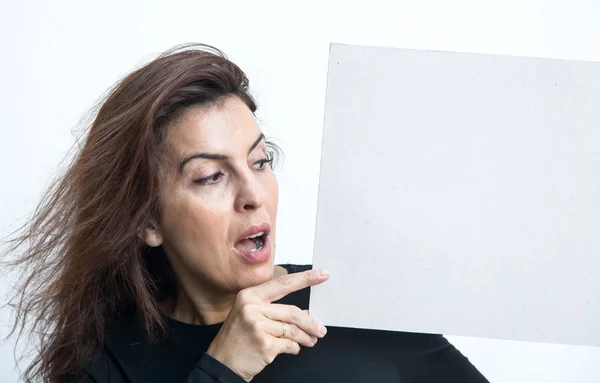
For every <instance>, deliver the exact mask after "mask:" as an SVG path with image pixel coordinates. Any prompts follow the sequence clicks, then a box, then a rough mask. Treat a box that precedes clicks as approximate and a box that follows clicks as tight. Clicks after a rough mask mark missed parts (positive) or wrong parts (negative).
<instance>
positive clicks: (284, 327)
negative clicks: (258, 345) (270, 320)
mask: <svg viewBox="0 0 600 383" xmlns="http://www.w3.org/2000/svg"><path fill="white" fill-rule="evenodd" d="M281 327H282V329H281V335H280V336H279V337H280V338H283V337H284V336H285V334H287V326H286V324H285V322H281Z"/></svg>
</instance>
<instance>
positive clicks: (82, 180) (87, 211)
mask: <svg viewBox="0 0 600 383" xmlns="http://www.w3.org/2000/svg"><path fill="white" fill-rule="evenodd" d="M232 96H236V97H239V98H240V99H241V100H242V101H243V102H244V103H245V104H246V105H247V106H248V108H249V109H250V110H251V111H252V112H253V113H254V112H255V111H256V104H255V101H254V99H253V98H252V96H251V94H250V92H249V88H248V79H247V77H246V75H245V74H244V72H243V71H242V70H241V69H240V68H239V67H238V66H237V65H235V64H234V63H233V62H231V61H230V60H229V59H228V58H227V57H226V56H225V55H224V54H223V52H221V51H220V50H218V49H216V48H214V47H211V46H207V45H203V44H187V45H184V46H178V47H175V48H173V49H171V50H169V51H167V52H165V53H163V54H162V55H160V56H158V57H157V58H155V59H154V60H152V61H151V62H149V63H147V64H146V65H144V66H143V67H141V68H139V69H137V70H135V71H134V72H132V73H131V74H129V75H127V76H126V77H125V78H123V79H122V80H121V81H119V82H118V83H117V84H115V85H114V86H113V87H112V88H111V89H110V90H109V91H108V92H107V94H106V96H105V97H104V98H103V99H102V100H101V101H100V102H99V104H98V107H97V108H96V109H95V110H96V111H97V113H96V114H95V118H93V122H91V124H90V126H89V127H88V128H86V131H85V132H84V138H83V141H82V142H81V144H80V146H79V147H78V148H76V151H75V155H74V156H73V158H72V160H71V162H70V163H69V166H68V168H67V169H66V171H65V172H63V174H61V175H60V176H59V177H58V178H57V179H56V180H55V181H54V183H53V184H52V185H51V186H50V187H49V188H48V190H47V191H46V193H45V194H44V197H43V198H42V200H41V202H40V203H39V205H38V207H37V209H36V210H35V211H34V214H33V217H32V218H31V220H29V221H28V222H27V223H26V225H24V226H22V227H21V228H20V229H19V230H17V232H15V233H14V234H13V237H12V238H10V239H9V241H8V242H7V243H8V244H9V246H8V248H7V251H5V252H4V254H3V257H4V258H8V259H10V261H9V263H10V265H11V266H13V267H16V268H17V269H18V270H20V271H21V272H22V273H23V274H22V278H21V279H20V280H19V281H20V282H19V285H18V286H17V293H16V294H15V295H14V296H13V297H12V300H11V301H10V302H9V303H10V304H11V305H12V306H13V307H14V308H15V310H16V315H15V321H14V327H13V333H12V334H14V333H15V332H16V333H18V338H21V336H22V335H23V334H29V335H30V339H33V342H34V343H35V344H36V350H35V357H34V359H33V361H32V362H31V364H30V365H29V366H28V367H27V369H26V370H25V371H24V373H23V378H24V380H25V381H26V382H34V381H42V382H52V383H54V382H61V381H62V380H63V379H64V377H66V376H69V375H71V374H76V373H78V372H79V371H81V370H82V369H83V368H84V367H85V365H86V364H87V363H88V362H89V361H90V360H91V359H92V358H93V357H94V355H95V353H96V352H98V351H99V350H100V348H101V347H102V343H103V341H104V337H105V334H106V332H107V331H108V329H109V328H110V326H111V325H112V324H114V323H115V322H116V320H117V319H118V317H119V315H120V314H121V313H123V312H124V311H125V310H129V309H132V308H133V309H135V310H137V312H138V313H139V317H140V320H141V326H143V327H144V329H145V330H146V333H147V336H148V339H149V341H152V340H155V339H156V338H155V335H154V334H155V333H156V331H155V329H156V327H157V326H158V327H160V328H162V329H165V324H164V322H163V320H162V317H161V314H160V310H159V307H158V303H159V302H162V301H163V300H169V299H174V294H175V293H176V281H175V278H174V276H173V273H172V270H171V269H170V266H169V264H168V261H167V260H166V257H165V256H164V253H162V252H161V249H160V248H157V249H150V248H148V247H147V246H146V245H145V244H144V242H143V233H144V231H145V229H147V228H148V227H149V225H151V222H156V221H157V220H158V217H159V215H160V206H159V203H158V202H159V188H160V182H159V179H160V174H161V164H162V161H163V159H164V153H165V143H164V138H165V136H166V129H167V127H168V126H169V123H170V122H173V121H175V119H176V118H177V117H178V116H179V115H180V114H181V113H182V112H183V111H185V109H186V108H188V107H190V106H197V105H205V104H206V105H212V104H215V103H219V102H221V101H223V100H224V99H225V98H227V97H232ZM268 144H269V146H270V147H271V148H275V151H277V148H276V146H273V144H272V143H270V142H269V143H268ZM152 252H155V254H152Z"/></svg>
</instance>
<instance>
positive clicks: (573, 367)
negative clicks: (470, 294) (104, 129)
mask: <svg viewBox="0 0 600 383" xmlns="http://www.w3.org/2000/svg"><path fill="white" fill-rule="evenodd" d="M598 20H600V3H598V2H597V1H594V0H587V1H584V0H562V1H551V0H547V1H541V0H538V1H532V0H519V1H516V0H497V1H485V0H471V1H467V0H454V1H447V0H440V1H433V0H418V1H417V0H415V1H378V0H370V1H368V2H351V1H335V2H334V1H306V0H305V1H302V2H296V3H291V2H283V1H260V2H250V1H210V2H209V1H198V0H195V1H194V0H190V1H168V2H167V1H149V0H145V1H115V0H105V1H102V2H87V1H64V0H53V1H47V2H44V1H28V2H8V1H6V0H5V1H4V2H2V4H1V5H0V43H1V49H2V50H1V52H2V53H0V129H1V133H0V174H1V176H2V179H1V182H0V235H4V234H6V233H7V232H8V231H9V230H11V229H15V228H16V224H17V223H19V222H21V219H22V218H23V217H25V215H26V214H27V213H28V212H30V211H31V209H32V208H33V206H34V203H35V202H36V201H37V199H38V198H39V196H40V194H41V192H42V191H43V190H44V187H45V186H46V185H47V184H48V182H49V180H50V179H51V177H52V175H53V174H54V173H55V171H56V168H57V165H58V164H59V162H60V160H61V159H62V158H63V157H64V155H65V153H66V152H67V150H68V149H69V148H70V146H71V144H72V143H73V141H74V136H73V129H74V128H75V127H76V126H77V123H78V121H79V119H80V118H81V117H82V116H83V115H84V113H85V112H86V110H87V109H89V108H90V107H92V105H93V104H94V102H95V101H96V100H97V99H98V97H99V96H100V95H101V94H102V93H103V92H104V91H105V90H106V89H107V88H108V87H109V86H110V85H112V84H113V83H114V82H115V81H116V80H118V79H119V78H120V77H121V76H123V75H125V74H126V73H128V72H129V71H131V70H132V69H133V68H134V67H136V66H138V65H141V64H142V63H143V62H145V61H146V60H147V59H149V58H151V57H152V56H153V55H154V54H156V53H159V52H161V51H163V50H165V49H168V48H170V47H171V46H173V45H175V44H179V43H183V42H190V41H196V42H205V43H210V44H213V45H215V46H217V47H219V48H221V49H223V50H224V51H225V52H226V53H228V55H229V56H230V57H231V58H232V59H233V60H234V61H235V62H237V63H238V64H239V65H240V66H241V67H242V68H243V69H244V70H245V71H246V72H247V74H248V75H249V77H250V81H251V86H252V88H253V90H254V94H255V96H256V97H257V98H258V101H259V106H260V113H259V116H260V118H261V119H262V121H263V129H264V131H265V132H266V133H267V135H269V136H274V137H276V138H277V139H278V142H279V143H280V144H281V146H282V147H283V149H284V151H285V153H286V159H285V162H284V164H283V167H281V168H280V170H279V175H280V177H279V179H280V185H281V193H280V194H281V199H280V215H279V221H278V223H279V230H278V252H279V253H278V256H277V261H278V262H293V263H310V262H311V257H312V248H313V235H314V226H315V214H316V202H317V183H318V177H319V156H320V144H321V131H322V125H323V111H324V105H325V103H324V100H325V86H326V76H327V59H328V50H329V44H330V43H331V42H337V43H346V44H359V45H376V46H392V47H402V48H417V49H434V50H451V51H463V52H478V53H495V54H509V55H522V56H533V57H549V58H564V59H577V60H591V61H600V45H598V42H599V41H600V22H599V21H598ZM0 286H1V289H0V290H1V291H0V293H2V296H4V295H5V294H6V293H7V292H8V281H7V279H6V278H4V279H3V280H2V281H1V282H0ZM9 319H10V315H9V312H8V311H6V310H3V311H2V312H1V317H0V321H1V323H2V325H3V327H2V329H1V331H2V334H1V335H4V334H6V332H7V325H8V323H9ZM573 325H576V324H573ZM451 341H452V342H453V343H454V344H455V345H456V346H457V347H458V348H459V349H460V350H461V351H462V352H463V353H464V354H466V355H467V356H468V357H469V358H470V359H471V360H472V361H473V363H474V364H475V365H476V366H477V367H478V368H479V369H480V370H481V371H482V372H483V373H484V374H485V375H486V376H487V377H488V378H489V379H490V380H491V381H492V382H507V383H508V382H511V383H512V382H515V383H518V382H578V383H584V382H585V383H587V382H598V381H600V349H598V348H586V347H574V346H573V347H568V346H560V345H546V344H533V343H518V342H509V341H493V340H482V339H472V338H454V337H452V338H451ZM12 355H13V343H12V342H11V341H9V342H6V343H3V344H1V345H0V361H1V362H0V363H2V365H1V368H0V381H1V382H15V381H17V374H16V372H15V371H14V360H13V357H12Z"/></svg>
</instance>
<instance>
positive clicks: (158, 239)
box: [144, 223, 163, 247]
mask: <svg viewBox="0 0 600 383" xmlns="http://www.w3.org/2000/svg"><path fill="white" fill-rule="evenodd" d="M144 242H146V244H147V245H148V246H150V247H158V246H160V245H162V243H163V235H162V232H161V231H160V228H159V227H158V225H156V224H155V223H152V224H151V225H150V227H149V228H147V229H146V232H145V233H144Z"/></svg>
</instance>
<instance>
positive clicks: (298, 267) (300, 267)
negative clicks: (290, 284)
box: [277, 263, 312, 274]
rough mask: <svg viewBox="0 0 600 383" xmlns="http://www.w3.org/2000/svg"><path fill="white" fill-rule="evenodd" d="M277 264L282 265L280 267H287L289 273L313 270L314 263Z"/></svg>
mask: <svg viewBox="0 0 600 383" xmlns="http://www.w3.org/2000/svg"><path fill="white" fill-rule="evenodd" d="M277 266H280V267H283V268H284V269H286V270H287V272H288V274H294V273H301V272H303V271H306V270H312V265H294V264H289V263H286V264H282V265H277Z"/></svg>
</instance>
